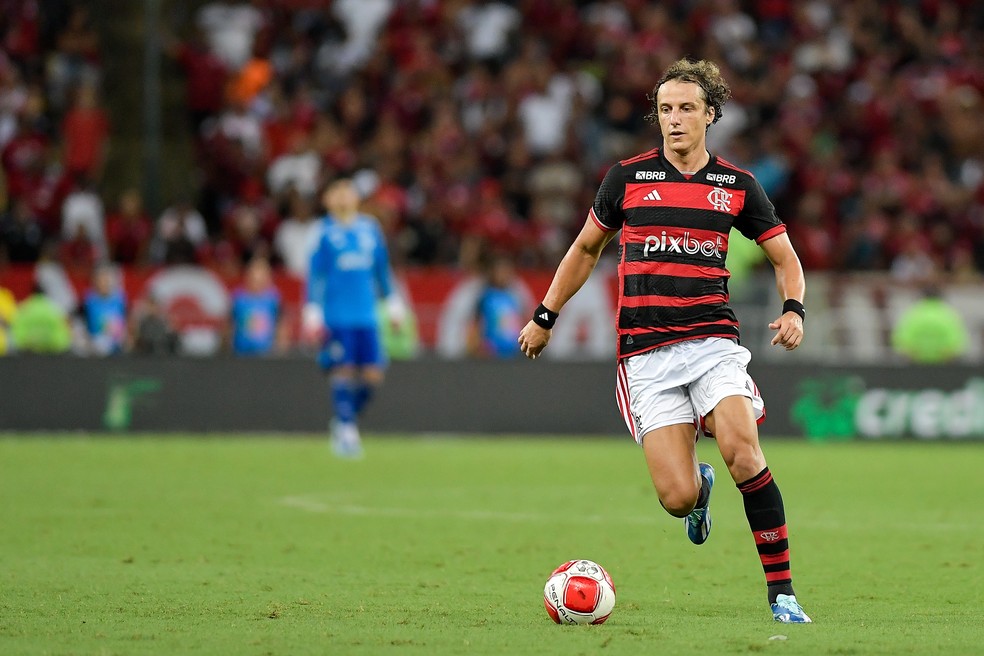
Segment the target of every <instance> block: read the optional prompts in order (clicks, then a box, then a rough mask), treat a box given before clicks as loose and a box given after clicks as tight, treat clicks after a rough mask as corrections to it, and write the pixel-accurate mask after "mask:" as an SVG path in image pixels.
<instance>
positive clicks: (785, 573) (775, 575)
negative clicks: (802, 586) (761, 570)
mask: <svg viewBox="0 0 984 656" xmlns="http://www.w3.org/2000/svg"><path fill="white" fill-rule="evenodd" d="M792 579H793V577H792V576H791V575H790V573H789V570H788V569H784V570H782V571H781V572H766V573H765V582H766V583H778V582H780V581H791V580H792Z"/></svg>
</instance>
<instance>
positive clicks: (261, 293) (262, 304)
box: [230, 257, 284, 355]
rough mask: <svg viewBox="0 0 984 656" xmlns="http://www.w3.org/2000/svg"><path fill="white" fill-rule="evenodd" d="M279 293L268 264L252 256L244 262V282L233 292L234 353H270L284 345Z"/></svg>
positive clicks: (232, 325)
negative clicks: (245, 263) (246, 262)
mask: <svg viewBox="0 0 984 656" xmlns="http://www.w3.org/2000/svg"><path fill="white" fill-rule="evenodd" d="M280 319H281V308H280V293H279V292H278V291H277V288H276V287H274V285H273V281H272V279H271V276H270V263H269V262H268V261H267V260H265V259H263V258H262V257H254V258H253V259H251V260H250V261H249V263H248V264H247V265H246V272H245V274H244V276H243V285H242V287H240V288H239V289H237V290H236V291H235V292H234V293H233V295H232V317H231V321H230V325H231V329H232V338H231V340H230V341H231V346H232V352H233V353H235V354H236V355H269V354H271V353H273V352H274V351H275V350H282V349H283V347H284V342H283V333H282V331H281V321H280Z"/></svg>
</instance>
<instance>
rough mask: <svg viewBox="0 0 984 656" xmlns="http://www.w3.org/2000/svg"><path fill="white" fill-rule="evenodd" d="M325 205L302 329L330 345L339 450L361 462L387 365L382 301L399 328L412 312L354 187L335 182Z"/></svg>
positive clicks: (327, 359) (327, 366) (327, 364)
mask: <svg viewBox="0 0 984 656" xmlns="http://www.w3.org/2000/svg"><path fill="white" fill-rule="evenodd" d="M323 200H324V204H325V207H326V209H327V210H328V213H327V214H326V215H325V216H324V218H323V219H322V220H321V225H320V228H319V230H318V232H317V241H316V242H315V245H314V247H313V251H312V254H311V266H310V272H309V274H308V284H307V303H306V304H305V306H304V311H303V318H302V319H303V321H302V323H303V330H304V334H305V337H306V338H307V339H308V340H316V341H318V342H319V343H321V344H322V345H323V347H322V349H321V352H320V353H319V355H318V363H319V364H320V365H321V367H322V368H323V369H324V370H325V371H326V372H328V373H329V376H330V380H331V403H332V409H333V418H332V420H331V444H332V449H333V450H334V452H335V454H336V455H338V456H341V457H346V458H357V457H360V456H361V455H362V440H361V438H360V435H359V428H358V424H357V419H358V417H359V414H360V413H361V411H362V410H363V408H364V407H365V405H366V403H367V402H368V401H369V399H370V398H371V397H372V394H373V390H374V389H375V388H376V387H378V386H379V385H380V384H381V383H382V382H383V373H384V370H385V367H386V356H385V353H384V351H383V347H382V342H381V339H380V333H379V320H378V318H377V309H376V308H377V302H378V300H379V298H380V297H382V298H384V299H385V307H386V311H387V314H388V315H389V320H390V321H392V322H394V323H396V324H399V323H401V322H402V321H403V320H404V317H405V315H406V309H405V306H404V304H403V302H402V300H401V299H400V297H399V295H398V294H397V292H396V290H395V288H394V286H393V276H392V273H391V271H390V264H389V255H388V252H387V250H386V241H385V238H384V236H383V231H382V229H381V228H380V226H379V223H378V222H377V221H376V219H375V218H374V217H372V216H369V215H367V214H362V213H360V212H359V193H358V191H357V190H356V188H355V186H354V185H353V183H352V181H351V180H349V179H347V178H343V179H338V180H336V181H334V182H332V183H331V184H329V185H328V187H327V188H326V189H325V192H324V197H323Z"/></svg>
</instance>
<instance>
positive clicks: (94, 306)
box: [80, 264, 129, 355]
mask: <svg viewBox="0 0 984 656" xmlns="http://www.w3.org/2000/svg"><path fill="white" fill-rule="evenodd" d="M80 311H81V314H82V318H83V320H84V322H85V328H86V335H87V337H88V340H87V349H86V350H87V352H88V353H92V354H94V355H116V354H119V353H122V352H123V351H124V350H125V349H126V348H127V346H128V343H127V342H128V337H129V334H128V330H127V326H128V322H127V303H126V297H125V296H124V294H123V289H122V286H121V285H120V281H119V280H118V273H117V271H116V270H115V269H114V268H113V267H112V266H109V265H106V264H103V265H100V266H97V267H96V268H95V270H94V271H93V273H92V286H91V287H90V288H89V289H88V290H87V291H86V293H85V297H84V298H83V300H82V307H81V308H80Z"/></svg>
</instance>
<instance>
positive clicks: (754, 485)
mask: <svg viewBox="0 0 984 656" xmlns="http://www.w3.org/2000/svg"><path fill="white" fill-rule="evenodd" d="M771 482H772V472H769V471H767V472H765V476H763V477H762V478H760V479H758V480H755V479H752V480H750V481H748V482H747V483H742V484H741V485H739V486H738V490H739V491H740V492H741V493H742V494H751V493H752V492H756V491H758V490H761V489H762V488H763V487H765V486H766V485H768V484H769V483H771Z"/></svg>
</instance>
